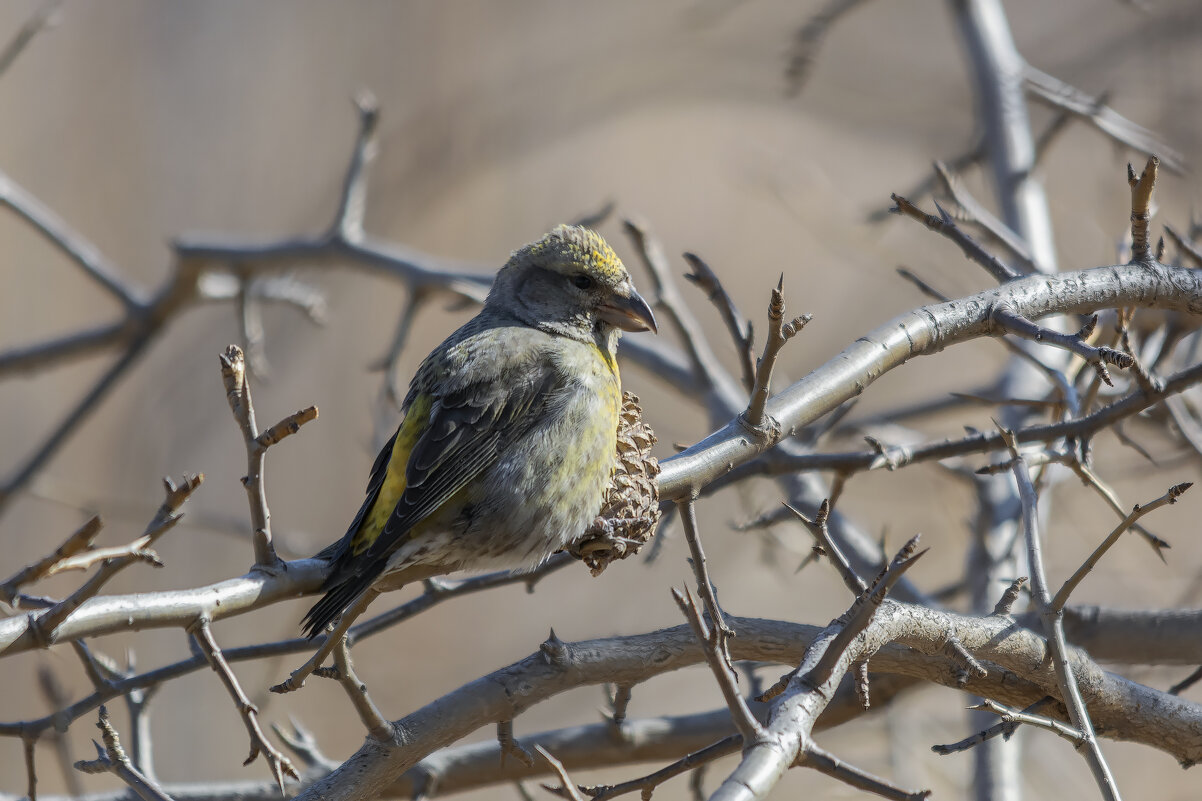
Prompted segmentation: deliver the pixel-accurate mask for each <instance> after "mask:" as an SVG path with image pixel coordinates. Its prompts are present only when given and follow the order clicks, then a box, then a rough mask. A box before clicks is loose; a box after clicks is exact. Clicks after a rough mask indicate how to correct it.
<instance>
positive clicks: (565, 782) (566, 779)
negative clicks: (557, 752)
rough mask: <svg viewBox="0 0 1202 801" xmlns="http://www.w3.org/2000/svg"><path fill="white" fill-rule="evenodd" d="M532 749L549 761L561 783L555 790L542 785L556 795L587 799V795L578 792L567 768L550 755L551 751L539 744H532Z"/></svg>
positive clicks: (572, 799) (581, 800)
mask: <svg viewBox="0 0 1202 801" xmlns="http://www.w3.org/2000/svg"><path fill="white" fill-rule="evenodd" d="M534 750H536V751H538V753H539V754H541V755H542V757H543V759H545V760H547V762H548V763H550V765H551V767H552V769H554V771H555V773H556V775H557V776H559V783H560V785H561V788H560V791H556V789H555V788H553V787H549V786H548V785H545V784H544V785H543V786H544V787H546V788H547V789H548V790H550V791H551V792H557V794H558V795H561V796H563V797H564V798H569V799H571V801H588V797H587V796H585V795H584V794H583V793H582V792H580V788H579V786H578V785H577V784H576V783H575V782H574V781H572V777H571V776H569V775H568V771H567V768H565V767H564V766H563V763H562V762H560V761H559V760H558V759H556V758H555V757H553V756H551V752H550V751H548V750H547V749H545V748H543V747H542V746H541V745H536V746H534Z"/></svg>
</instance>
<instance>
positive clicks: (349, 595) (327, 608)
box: [301, 563, 384, 640]
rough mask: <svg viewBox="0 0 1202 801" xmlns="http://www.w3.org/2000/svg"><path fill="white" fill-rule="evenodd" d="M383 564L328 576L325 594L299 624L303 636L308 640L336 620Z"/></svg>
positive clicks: (363, 589)
mask: <svg viewBox="0 0 1202 801" xmlns="http://www.w3.org/2000/svg"><path fill="white" fill-rule="evenodd" d="M383 569H384V565H383V563H380V564H378V565H369V566H367V568H366V569H365V570H364V571H363V572H361V573H352V574H351V575H349V576H342V577H340V576H338V574H337V573H335V574H334V575H332V576H330V578H329V579H327V580H326V586H325V587H323V589H325V591H326V594H325V595H323V596H322V598H321V600H320V601H318V602H317V603H315V604H313V608H311V609H310V610H309V611H308V612H307V613H306V614H305V618H304V620H303V621H301V626H302V628H303V629H304V632H305V636H306V637H308V638H309V639H310V640H311V639H313V638H314V637H316V636H317V635H318V634H321V633H322V632H323V631H325V629H326V626H328V625H330V624H331V623H333V622H334V621H335V620H337V618H338V616H339V615H341V614H342V613H343V611H345V610H346V608H347V607H348V606H350V605H351V604H353V603H354V602H355V599H357V598H358V597H359V596H360V595H362V594H363V593H364V592H366V591H367V588H368V587H370V586H371V585H372V584H373V583H374V582H375V580H376V579H377V578H379V577H380V573H381V572H382V571H383Z"/></svg>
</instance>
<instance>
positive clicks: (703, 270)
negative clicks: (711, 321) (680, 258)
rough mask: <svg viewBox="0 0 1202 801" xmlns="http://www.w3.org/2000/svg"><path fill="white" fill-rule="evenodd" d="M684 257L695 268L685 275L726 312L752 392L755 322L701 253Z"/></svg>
mask: <svg viewBox="0 0 1202 801" xmlns="http://www.w3.org/2000/svg"><path fill="white" fill-rule="evenodd" d="M684 260H685V261H686V262H688V263H689V266H690V267H692V268H693V272H691V273H685V276H684V277H685V278H686V279H687V280H688V281H690V282H692V283H693V284H694V285H695V286H696V287H697V288H698V289H700V290H701V291H702V292H704V293H706V297H707V298H709V301H710V303H712V304H714V306H715V307H716V308H717V309H718V313H719V314H720V315H722V322H724V323H726V330H727V331H729V332H730V336H731V339H733V340H734V343H735V352H736V353H737V354H738V356H739V366H740V367H741V368H742V371H743V386H744V387H745V388H746V389H747V391H748V392H751V390H752V389H753V388H754V387H755V349H754V347H753V343H754V339H755V333H754V331H753V330H752V328H751V323H750V322H748V321H747V320H746V318H744V317H743V314H742V312H740V311H739V307H738V306H736V305H735V302H734V300H732V299H731V297H730V295H728V294H726V289H724V288H723V286H722V282H721V281H720V280H719V279H718V275H717V274H716V273H715V272H714V271H713V270H712V269H710V266H709V265H708V264H706V263H705V262H704V261H703V260H702V259H701V257H700V256H698V255H697V254H695V253H685V254H684Z"/></svg>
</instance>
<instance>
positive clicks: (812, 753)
mask: <svg viewBox="0 0 1202 801" xmlns="http://www.w3.org/2000/svg"><path fill="white" fill-rule="evenodd" d="M798 764H801V765H804V766H805V767H807V768H813V769H814V770H816V771H818V772H819V773H822V774H825V775H827V776H830V777H831V778H833V779H838V780H839V781H841V782H843V783H844V784H846V785H849V786H851V787H854V788H856V789H857V790H863V791H864V792H867V793H872V794H874V795H879V796H880V797H881V798H888V799H892V801H923V799H925V798H928V797H929V796H930V795H931V791H930V790H918V791H915V792H911V791H909V790H903V789H902V788H900V787H898V786H896V785H894V784H892V783H890V782H889V781H887V780H885V779H882V778H880V777H878V776H873V775H872V774H871V773H869V772H867V771H865V770H862V769H860V768H857V767H856V766H855V765H851V764H848V763H847V762H845V761H843V760H842V759H839V757H837V756H835V755H834V754H832V753H830V752H829V751H824V750H823V749H821V748H819V747H818V746H817V745H814V744H813V743H810V744H808V745H807V746H806V748H805V750H804V751H803V752H802V756H801V758H800V759H799V760H798Z"/></svg>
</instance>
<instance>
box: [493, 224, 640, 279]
mask: <svg viewBox="0 0 1202 801" xmlns="http://www.w3.org/2000/svg"><path fill="white" fill-rule="evenodd" d="M527 248H528V250H527V252H528V253H529V255H530V257H531V258H532V259H538V260H539V261H542V262H544V266H546V267H548V268H549V269H553V270H556V271H557V272H563V271H565V270H569V269H571V270H579V269H581V268H583V269H584V271H585V272H587V273H588V274H590V275H592V276H593V277H594V278H596V279H597V280H599V281H602V282H604V283H607V284H616V283H618V282H619V281H622V280H624V279H625V278H626V277H627V273H626V267H625V266H624V265H623V264H622V260H621V259H619V258H618V254H617V253H614V251H613V248H611V247H610V246H609V243H608V242H606V241H605V240H604V239H603V238H602V237H601V235H600V234H598V233H597V232H596V231H590V230H589V229H588V228H582V227H580V226H579V225H557V226H556V227H555V229H554V230H552V231H551V233H549V234H547V235H546V236H544V237H543V238H542V239H540V240H538V241H537V242H535V243H534V244H532V245H528V246H527ZM519 253H520V251H519ZM514 255H515V256H517V255H519V254H518V253H515V254H514Z"/></svg>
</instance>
